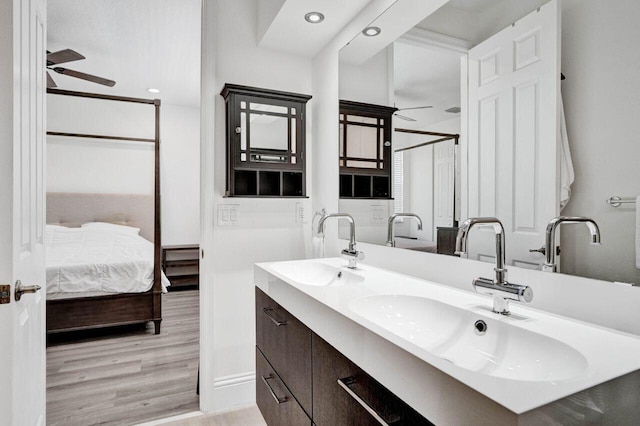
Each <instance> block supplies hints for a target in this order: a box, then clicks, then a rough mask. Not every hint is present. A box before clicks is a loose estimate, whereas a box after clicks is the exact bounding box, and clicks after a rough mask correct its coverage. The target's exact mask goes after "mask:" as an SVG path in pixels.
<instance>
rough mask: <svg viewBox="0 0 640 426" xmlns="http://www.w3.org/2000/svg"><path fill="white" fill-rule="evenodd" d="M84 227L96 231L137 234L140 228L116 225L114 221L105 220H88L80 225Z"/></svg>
mask: <svg viewBox="0 0 640 426" xmlns="http://www.w3.org/2000/svg"><path fill="white" fill-rule="evenodd" d="M82 228H84V229H93V230H96V231H110V232H117V233H120V234H128V235H139V234H140V228H134V227H132V226H125V225H116V224H115V223H106V222H89V223H85V224H84V225H82Z"/></svg>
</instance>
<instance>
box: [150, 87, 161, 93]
mask: <svg viewBox="0 0 640 426" xmlns="http://www.w3.org/2000/svg"><path fill="white" fill-rule="evenodd" d="M147 92H149V93H160V89H154V88H153V87H152V88H150V89H147Z"/></svg>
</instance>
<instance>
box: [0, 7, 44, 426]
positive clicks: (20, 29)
mask: <svg viewBox="0 0 640 426" xmlns="http://www.w3.org/2000/svg"><path fill="white" fill-rule="evenodd" d="M45 23H46V3H45V1H44V0H9V1H3V2H2V5H1V6H0V57H1V58H3V59H2V61H0V93H2V95H1V96H0V176H1V178H0V284H10V285H11V290H10V303H8V304H0V366H2V368H0V424H2V425H3V426H4V425H16V426H23V425H25V426H30V425H41V424H44V423H45V380H46V378H45V362H46V361H45V300H44V296H45V294H44V292H45V290H44V289H43V290H41V291H40V292H37V293H34V294H25V295H23V296H22V298H21V300H20V301H16V299H15V297H14V290H15V283H16V281H17V280H20V281H21V282H22V284H23V285H25V286H32V285H40V286H44V285H45V266H44V244H43V237H44V223H45V217H44V211H45V209H44V200H45V194H44V192H45V191H44V155H45V150H44V141H45V90H46V83H45V82H46V80H45V73H44V66H45V40H46V25H45Z"/></svg>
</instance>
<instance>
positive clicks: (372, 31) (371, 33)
mask: <svg viewBox="0 0 640 426" xmlns="http://www.w3.org/2000/svg"><path fill="white" fill-rule="evenodd" d="M380 32H382V30H381V29H380V27H367V28H365V29H364V30H362V34H364V35H366V36H367V37H375V36H377V35H378V34H380Z"/></svg>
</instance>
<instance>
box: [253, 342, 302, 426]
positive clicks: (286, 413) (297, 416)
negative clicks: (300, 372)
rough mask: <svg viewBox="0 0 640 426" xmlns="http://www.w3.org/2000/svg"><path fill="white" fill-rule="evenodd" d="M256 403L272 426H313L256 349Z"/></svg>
mask: <svg viewBox="0 0 640 426" xmlns="http://www.w3.org/2000/svg"><path fill="white" fill-rule="evenodd" d="M256 403H257V404H258V407H259V408H260V412H261V413H262V416H263V417H264V419H265V421H266V422H267V424H268V425H270V426H285V425H291V426H299V425H307V426H310V425H311V419H309V417H307V414H306V413H305V412H304V410H303V409H302V407H300V405H298V402H297V401H296V400H295V398H293V396H292V395H291V392H289V390H288V389H287V387H286V386H285V385H284V383H283V382H282V380H281V379H280V377H279V376H278V374H277V373H276V372H275V370H274V369H273V368H271V366H270V365H269V363H268V362H267V360H266V359H265V358H264V356H263V355H262V353H261V352H260V350H259V349H258V348H256Z"/></svg>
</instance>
